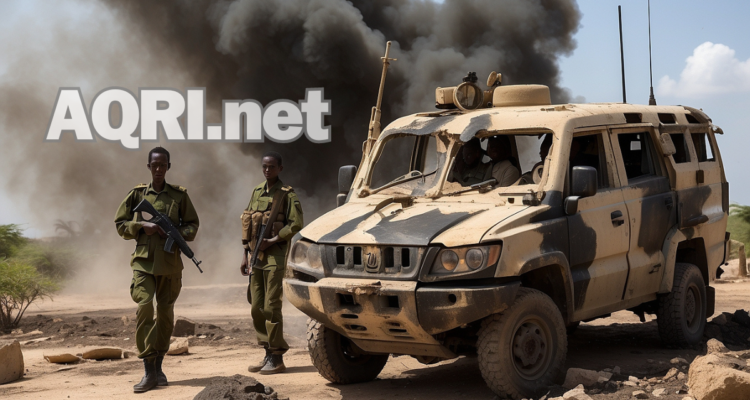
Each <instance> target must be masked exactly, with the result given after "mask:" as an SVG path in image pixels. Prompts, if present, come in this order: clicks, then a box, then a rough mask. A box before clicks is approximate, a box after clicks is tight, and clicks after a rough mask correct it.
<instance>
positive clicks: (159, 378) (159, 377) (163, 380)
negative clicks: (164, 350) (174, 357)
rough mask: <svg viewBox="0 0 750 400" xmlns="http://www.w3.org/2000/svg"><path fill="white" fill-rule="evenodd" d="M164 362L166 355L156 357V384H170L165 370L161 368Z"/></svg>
mask: <svg viewBox="0 0 750 400" xmlns="http://www.w3.org/2000/svg"><path fill="white" fill-rule="evenodd" d="M162 362H164V356H157V357H156V386H169V381H167V376H166V375H164V371H162V370H161V363H162Z"/></svg>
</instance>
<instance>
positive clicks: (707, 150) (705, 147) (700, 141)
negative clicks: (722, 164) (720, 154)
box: [691, 132, 716, 162]
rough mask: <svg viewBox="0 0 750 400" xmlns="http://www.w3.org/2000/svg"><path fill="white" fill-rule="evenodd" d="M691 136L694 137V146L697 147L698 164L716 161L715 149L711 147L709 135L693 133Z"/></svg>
mask: <svg viewBox="0 0 750 400" xmlns="http://www.w3.org/2000/svg"><path fill="white" fill-rule="evenodd" d="M691 136H692V137H693V146H694V147H695V153H696V154H697V156H698V162H705V161H716V158H714V152H713V148H712V147H711V141H710V140H709V139H708V134H706V133H705V132H701V133H693V134H691Z"/></svg>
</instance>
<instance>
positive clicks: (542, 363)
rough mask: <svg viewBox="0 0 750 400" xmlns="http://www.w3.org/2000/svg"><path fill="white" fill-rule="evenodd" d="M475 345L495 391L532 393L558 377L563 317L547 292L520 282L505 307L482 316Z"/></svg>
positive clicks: (564, 342)
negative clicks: (512, 301)
mask: <svg viewBox="0 0 750 400" xmlns="http://www.w3.org/2000/svg"><path fill="white" fill-rule="evenodd" d="M477 349H478V356H479V370H480V371H481V373H482V377H483V378H484V380H485V382H487V386H489V387H490V389H492V391H493V392H495V394H497V395H499V396H510V397H512V398H514V399H521V398H527V397H534V398H536V397H538V396H541V395H543V394H544V393H545V392H546V391H547V388H548V387H549V386H550V385H552V384H553V383H554V382H555V381H556V380H558V379H560V378H561V377H562V373H563V367H564V364H565V355H566V353H567V351H568V338H567V336H566V334H565V322H564V321H563V318H562V315H561V314H560V310H559V309H558V308H557V306H556V305H555V303H554V302H553V301H552V299H551V298H549V296H547V295H545V294H544V293H542V292H540V291H538V290H534V289H528V288H520V289H519V290H518V295H517V296H516V299H515V303H514V304H513V305H512V306H511V307H510V308H509V309H508V310H506V311H505V312H503V313H502V314H495V315H491V316H489V317H487V318H485V320H484V321H483V322H482V328H481V329H480V330H479V340H478V342H477Z"/></svg>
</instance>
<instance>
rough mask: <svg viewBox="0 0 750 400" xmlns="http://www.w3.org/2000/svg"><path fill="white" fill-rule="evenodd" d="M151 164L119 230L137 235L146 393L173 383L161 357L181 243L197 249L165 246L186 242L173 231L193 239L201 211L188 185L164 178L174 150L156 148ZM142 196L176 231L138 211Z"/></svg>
mask: <svg viewBox="0 0 750 400" xmlns="http://www.w3.org/2000/svg"><path fill="white" fill-rule="evenodd" d="M147 167H148V169H149V171H151V183H150V184H148V185H146V184H140V185H138V186H136V187H135V188H134V189H133V190H131V191H130V193H128V195H127V197H125V200H123V202H122V204H120V207H119V208H118V209H117V214H116V215H115V225H116V226H117V233H118V234H119V235H120V236H122V238H123V239H125V240H130V239H135V240H136V247H135V251H134V252H133V256H132V258H131V261H130V265H131V267H132V269H133V280H132V282H131V284H130V295H131V297H132V298H133V301H134V302H136V303H138V311H137V312H136V316H137V325H136V331H135V341H136V345H137V346H138V358H141V359H143V364H144V368H145V371H146V372H145V375H144V377H143V379H142V380H141V381H140V383H138V384H137V385H135V386H133V390H134V391H135V392H136V393H140V392H146V391H148V390H151V389H153V388H154V387H155V386H157V385H158V386H167V385H168V382H167V377H166V375H164V372H163V371H162V361H163V360H164V355H166V354H167V351H168V350H169V338H170V336H171V335H172V328H173V327H174V304H175V302H176V301H177V296H178V295H179V294H180V289H181V288H182V268H183V266H182V258H181V257H180V254H181V252H180V247H184V248H185V249H186V251H185V252H186V254H187V255H188V256H190V257H192V254H190V253H192V251H190V253H188V251H189V247H187V245H186V244H185V243H184V242H183V243H174V246H169V247H167V248H165V245H166V244H167V243H170V244H172V243H173V242H174V241H177V242H180V241H181V239H180V238H175V237H173V235H174V236H176V235H181V236H182V238H184V240H186V241H191V240H193V239H194V238H195V235H196V234H197V233H198V214H197V213H196V211H195V208H194V207H193V203H192V202H191V201H190V197H189V196H188V194H187V190H186V189H185V188H184V187H182V186H177V185H170V184H168V183H167V182H166V180H165V178H166V174H167V171H168V170H169V168H170V167H171V163H170V159H169V152H168V151H167V150H166V149H164V148H162V147H156V148H154V149H153V150H151V151H150V152H149V153H148V164H147ZM143 200H146V201H148V202H149V203H150V204H151V205H153V210H155V211H156V212H158V213H159V215H154V216H152V217H154V219H152V221H156V220H157V217H161V218H162V219H168V220H169V221H171V223H172V225H173V227H172V229H171V230H169V231H170V232H171V235H170V234H168V233H167V232H166V231H165V230H164V229H162V227H160V226H159V225H158V224H157V223H153V222H149V221H146V220H144V217H143V216H142V215H141V213H139V212H137V210H139V209H137V207H138V205H139V204H140V203H141V201H143ZM144 204H145V203H144ZM149 208H150V207H149ZM163 222H164V221H161V223H163ZM165 226H168V225H165ZM175 228H176V230H175ZM178 244H179V245H178ZM193 261H194V262H196V265H197V264H198V263H199V262H197V261H196V260H195V258H194V257H193ZM154 300H156V319H154Z"/></svg>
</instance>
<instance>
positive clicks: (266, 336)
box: [250, 266, 289, 354]
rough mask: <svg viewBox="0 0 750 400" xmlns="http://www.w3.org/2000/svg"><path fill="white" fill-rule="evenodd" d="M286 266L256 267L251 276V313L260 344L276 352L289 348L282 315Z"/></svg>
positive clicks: (279, 352) (283, 351)
mask: <svg viewBox="0 0 750 400" xmlns="http://www.w3.org/2000/svg"><path fill="white" fill-rule="evenodd" d="M283 280H284V268H278V267H277V266H269V267H267V269H254V270H253V275H252V277H251V278H250V293H251V296H252V299H253V306H252V308H251V311H250V313H251V315H252V317H253V325H254V326H255V333H256V335H257V336H258V344H260V345H263V346H267V347H268V348H270V349H271V351H273V352H274V353H276V354H283V353H285V352H286V351H287V350H289V345H288V344H287V343H286V341H285V340H284V330H283V326H284V318H283V317H282V316H281V295H282V293H283V287H282V281H283Z"/></svg>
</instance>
